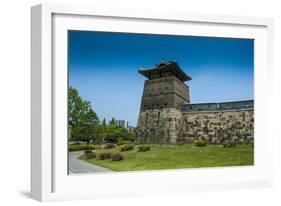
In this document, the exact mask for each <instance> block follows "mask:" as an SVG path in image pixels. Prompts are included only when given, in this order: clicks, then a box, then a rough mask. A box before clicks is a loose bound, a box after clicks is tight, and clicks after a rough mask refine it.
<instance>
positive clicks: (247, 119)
mask: <svg viewBox="0 0 281 206" xmlns="http://www.w3.org/2000/svg"><path fill="white" fill-rule="evenodd" d="M182 119H183V125H182V131H181V134H180V138H181V139H182V140H188V141H193V140H194V139H197V138H198V137H204V138H206V139H208V140H209V141H210V142H212V143H220V142H223V141H224V140H237V141H240V142H245V141H250V140H252V139H253V138H254V101H253V100H249V101H235V102H223V103H209V104H207V103H206V104H189V105H183V107H182Z"/></svg>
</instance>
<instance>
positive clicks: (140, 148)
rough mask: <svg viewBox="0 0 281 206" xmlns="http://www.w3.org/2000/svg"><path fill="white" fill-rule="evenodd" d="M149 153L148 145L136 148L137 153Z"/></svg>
mask: <svg viewBox="0 0 281 206" xmlns="http://www.w3.org/2000/svg"><path fill="white" fill-rule="evenodd" d="M147 151H150V145H140V146H138V152H147Z"/></svg>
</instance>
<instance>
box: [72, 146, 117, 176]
mask: <svg viewBox="0 0 281 206" xmlns="http://www.w3.org/2000/svg"><path fill="white" fill-rule="evenodd" d="M81 155H83V151H77V152H69V153H68V157H69V173H70V174H82V173H97V172H112V171H111V170H109V169H106V168H104V167H100V166H97V165H94V164H91V163H88V162H85V161H83V160H79V159H77V158H78V157H79V156H81Z"/></svg>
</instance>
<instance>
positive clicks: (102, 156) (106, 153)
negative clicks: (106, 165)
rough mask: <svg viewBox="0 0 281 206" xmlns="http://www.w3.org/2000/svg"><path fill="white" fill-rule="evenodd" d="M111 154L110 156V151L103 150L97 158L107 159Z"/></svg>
mask: <svg viewBox="0 0 281 206" xmlns="http://www.w3.org/2000/svg"><path fill="white" fill-rule="evenodd" d="M111 156H112V153H110V152H103V153H100V154H99V159H100V160H107V159H110V158H111Z"/></svg>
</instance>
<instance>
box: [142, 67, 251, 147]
mask: <svg viewBox="0 0 281 206" xmlns="http://www.w3.org/2000/svg"><path fill="white" fill-rule="evenodd" d="M139 72H140V73H141V74H142V75H144V76H145V77H147V78H148V80H145V84H144V90H143V96H142V103H141V109H140V114H139V119H138V124H137V142H139V143H140V142H145V143H176V142H178V141H191V142H192V141H194V140H195V139H198V138H200V137H204V138H206V139H208V140H209V142H211V143H221V142H223V141H225V140H237V141H240V142H245V141H249V140H252V139H253V138H254V101H253V100H246V101H232V102H221V103H199V104H198V103H197V104H191V103H190V98H189V87H188V86H187V85H186V84H184V81H188V80H191V77H189V76H188V75H186V74H185V73H184V72H183V71H182V70H181V68H180V67H179V66H178V64H177V63H176V62H164V63H160V64H159V65H157V66H156V67H155V68H152V69H146V70H140V71H139Z"/></svg>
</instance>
